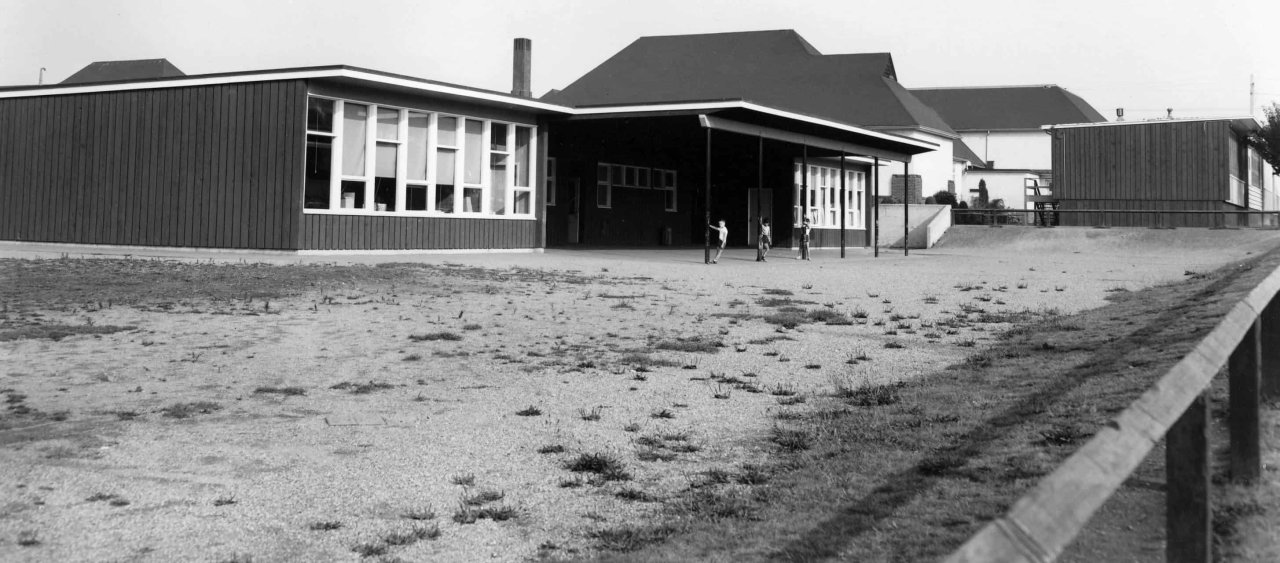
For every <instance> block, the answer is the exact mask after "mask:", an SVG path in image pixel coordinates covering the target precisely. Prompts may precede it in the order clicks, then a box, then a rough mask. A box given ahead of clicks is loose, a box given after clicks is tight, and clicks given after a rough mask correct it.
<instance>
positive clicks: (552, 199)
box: [547, 158, 556, 207]
mask: <svg viewBox="0 0 1280 563" xmlns="http://www.w3.org/2000/svg"><path fill="white" fill-rule="evenodd" d="M547 205H548V206H550V207H555V205H556V159H555V158H548V159H547Z"/></svg>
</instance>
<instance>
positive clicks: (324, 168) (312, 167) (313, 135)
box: [303, 98, 334, 209]
mask: <svg viewBox="0 0 1280 563" xmlns="http://www.w3.org/2000/svg"><path fill="white" fill-rule="evenodd" d="M333 114H334V101H333V100H326V99H324V98H311V99H309V100H307V164H306V167H307V169H306V171H305V178H306V179H305V187H304V188H303V200H304V203H303V206H304V207H306V208H307V209H329V208H330V207H331V206H332V205H333V201H332V200H333V190H332V178H333V171H332V169H333V137H334V132H333Z"/></svg>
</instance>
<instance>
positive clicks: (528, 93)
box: [511, 37, 533, 98]
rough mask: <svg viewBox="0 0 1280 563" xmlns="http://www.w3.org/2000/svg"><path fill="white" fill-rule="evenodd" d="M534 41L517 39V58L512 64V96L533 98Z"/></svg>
mask: <svg viewBox="0 0 1280 563" xmlns="http://www.w3.org/2000/svg"><path fill="white" fill-rule="evenodd" d="M532 75H533V41H531V40H529V39H525V38H523V37H518V38H516V44H515V57H514V60H513V61H512V64H511V95H513V96H520V97H521V98H532V97H533V76H532Z"/></svg>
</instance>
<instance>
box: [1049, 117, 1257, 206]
mask: <svg viewBox="0 0 1280 563" xmlns="http://www.w3.org/2000/svg"><path fill="white" fill-rule="evenodd" d="M1055 135H1056V136H1055V138H1054V140H1053V149H1052V150H1053V189H1054V194H1055V195H1056V196H1058V198H1059V199H1061V200H1063V201H1064V202H1065V201H1088V200H1097V201H1100V200H1139V201H1144V202H1154V201H1202V202H1206V204H1207V203H1208V202H1215V201H1218V202H1220V201H1222V200H1225V199H1227V195H1228V194H1227V190H1228V183H1227V178H1228V167H1227V164H1228V158H1229V157H1230V155H1229V152H1230V149H1229V146H1228V139H1229V138H1230V136H1231V135H1233V133H1232V132H1231V130H1230V128H1229V127H1228V124H1227V122H1226V121H1202V122H1182V123H1179V122H1171V123H1160V122H1155V123H1141V124H1138V123H1135V124H1132V125H1112V126H1103V127H1081V128H1071V129H1060V130H1058V131H1056V132H1055ZM1203 208H1204V209H1215V208H1214V207H1203Z"/></svg>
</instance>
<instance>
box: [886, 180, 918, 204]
mask: <svg viewBox="0 0 1280 563" xmlns="http://www.w3.org/2000/svg"><path fill="white" fill-rule="evenodd" d="M902 178H903V176H902V174H894V175H893V177H892V178H890V179H889V193H890V195H891V196H892V197H893V200H894V201H902V188H903V182H902ZM907 178H908V181H907V182H906V184H907V186H906V187H907V196H908V197H909V198H910V199H908V200H907V203H924V194H922V193H921V191H922V190H923V189H924V187H923V181H922V180H921V179H920V175H919V174H912V175H911V176H908V177H907Z"/></svg>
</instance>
